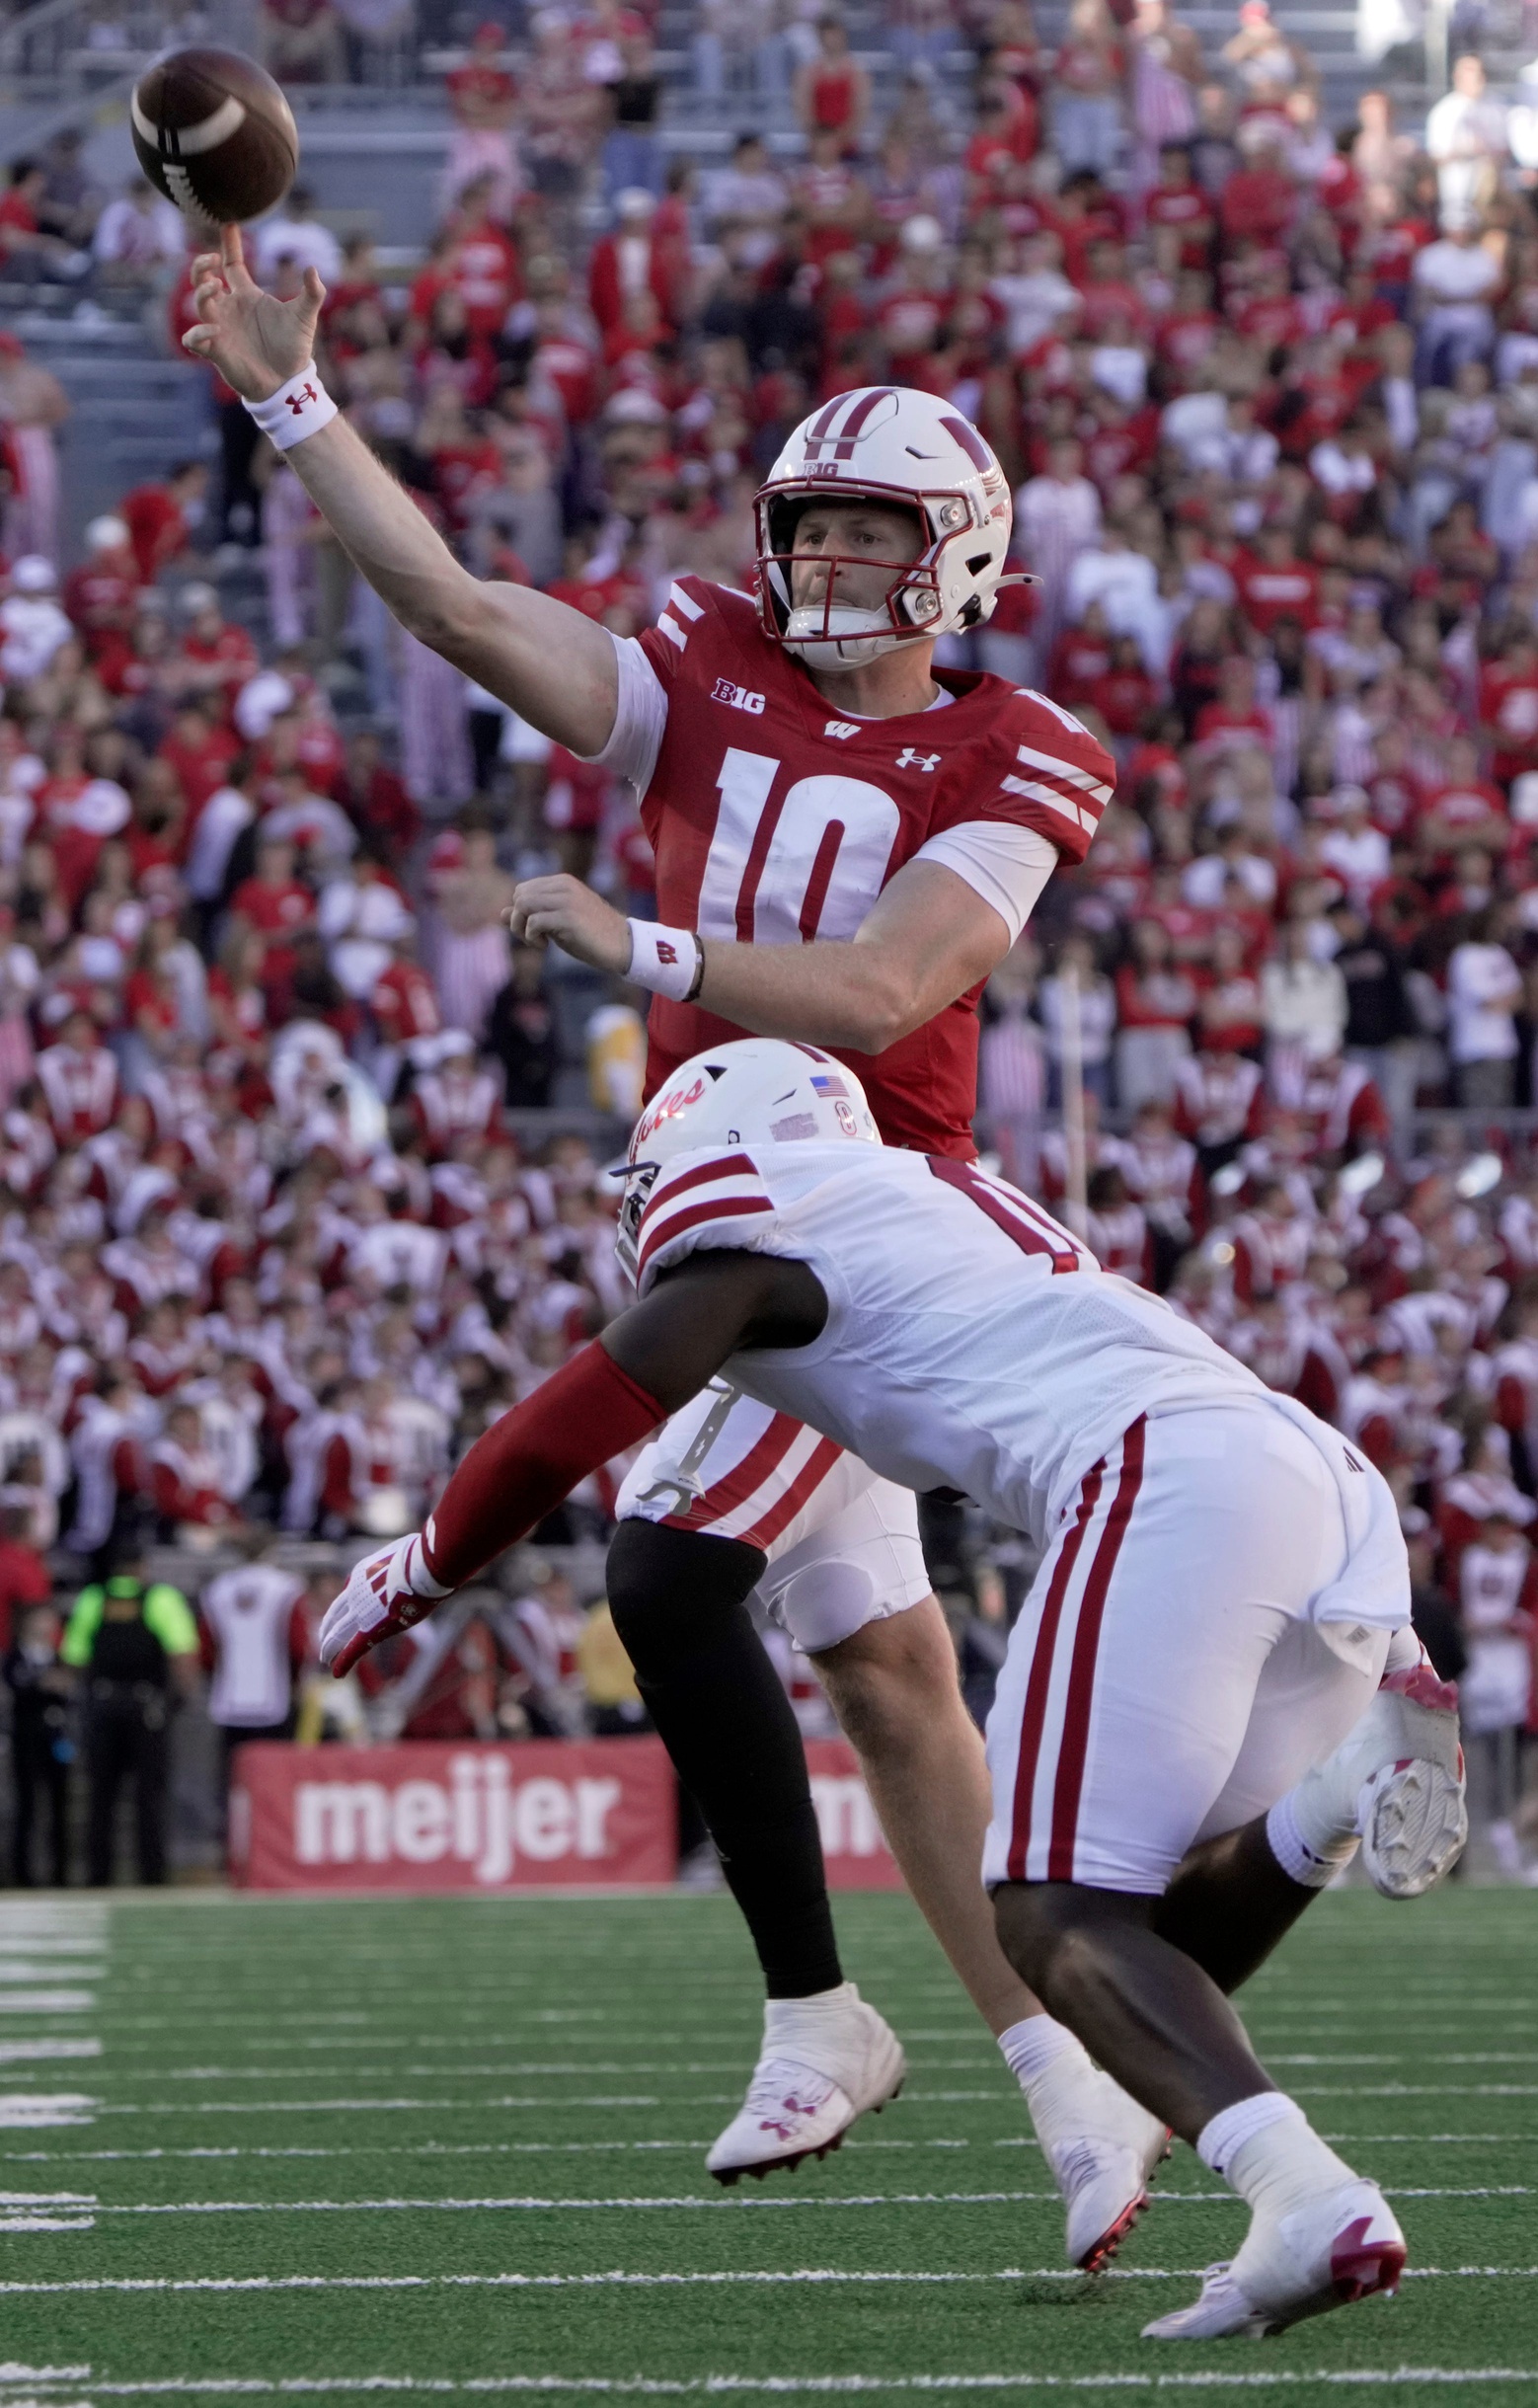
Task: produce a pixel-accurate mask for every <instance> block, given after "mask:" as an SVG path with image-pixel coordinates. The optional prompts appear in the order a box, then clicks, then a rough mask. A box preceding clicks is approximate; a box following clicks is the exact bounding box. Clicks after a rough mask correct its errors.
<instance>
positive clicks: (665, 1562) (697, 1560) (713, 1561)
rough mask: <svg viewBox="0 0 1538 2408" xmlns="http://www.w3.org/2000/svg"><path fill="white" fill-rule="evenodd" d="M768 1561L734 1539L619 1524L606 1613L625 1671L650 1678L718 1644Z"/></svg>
mask: <svg viewBox="0 0 1538 2408" xmlns="http://www.w3.org/2000/svg"><path fill="white" fill-rule="evenodd" d="M768 1560H769V1559H768V1557H767V1556H766V1555H765V1554H764V1551H763V1549H762V1548H761V1547H750V1546H747V1545H745V1544H744V1542H743V1541H742V1540H741V1539H739V1538H715V1537H712V1536H711V1535H710V1534H709V1533H708V1532H705V1531H701V1530H677V1529H672V1528H670V1527H669V1526H668V1525H667V1524H666V1523H665V1522H659V1521H641V1520H634V1521H622V1522H621V1523H620V1525H619V1528H618V1529H617V1530H616V1531H615V1533H614V1537H613V1539H612V1540H611V1542H610V1545H609V1560H608V1594H609V1611H610V1613H611V1614H612V1615H613V1617H614V1627H615V1630H616V1631H617V1632H618V1633H619V1636H620V1639H621V1641H622V1643H623V1645H624V1647H625V1650H626V1653H627V1654H628V1655H629V1657H630V1659H631V1661H632V1663H633V1664H635V1665H636V1666H637V1669H638V1670H640V1668H641V1666H642V1664H643V1663H645V1665H646V1666H647V1668H648V1669H649V1670H659V1669H661V1667H662V1666H663V1665H665V1664H666V1663H667V1662H668V1661H669V1660H670V1659H673V1658H676V1657H679V1656H689V1655H693V1654H695V1653H697V1651H698V1650H699V1649H700V1647H701V1646H702V1645H708V1644H709V1643H710V1641H711V1640H712V1639H717V1640H719V1639H720V1638H721V1636H722V1635H723V1634H722V1624H723V1622H724V1620H725V1619H727V1618H728V1617H731V1616H733V1615H734V1614H735V1612H736V1610H737V1609H738V1608H739V1607H740V1606H741V1605H742V1603H743V1601H744V1599H745V1598H746V1597H748V1596H749V1595H750V1594H751V1592H752V1591H753V1590H754V1589H755V1588H756V1587H757V1585H758V1583H759V1582H760V1580H762V1578H763V1575H764V1568H765V1566H766V1564H767V1563H768Z"/></svg>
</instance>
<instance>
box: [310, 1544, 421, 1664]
mask: <svg viewBox="0 0 1538 2408" xmlns="http://www.w3.org/2000/svg"><path fill="white" fill-rule="evenodd" d="M448 1594H449V1591H448V1590H446V1589H443V1588H440V1587H439V1585H438V1583H437V1582H436V1581H435V1580H434V1579H433V1577H432V1575H431V1573H430V1572H429V1571H428V1570H427V1566H426V1562H425V1560H424V1558H423V1549H422V1532H421V1531H420V1530H412V1531H410V1532H409V1533H408V1535H407V1536H406V1537H405V1538H397V1539H394V1540H392V1542H391V1544H390V1545H389V1546H388V1547H381V1548H380V1549H379V1551H378V1553H377V1554H376V1555H365V1556H364V1557H363V1560H362V1562H361V1563H357V1564H354V1565H353V1567H352V1571H351V1574H350V1576H349V1578H348V1581H347V1585H346V1589H344V1590H343V1592H342V1594H341V1595H340V1596H338V1597H334V1598H333V1599H332V1601H331V1603H330V1604H329V1605H328V1606H327V1608H326V1618H325V1620H324V1621H323V1622H322V1624H321V1637H320V1651H321V1662H322V1664H323V1665H325V1667H326V1669H327V1670H328V1671H329V1672H331V1673H332V1674H333V1675H334V1676H335V1678H337V1679H338V1680H340V1679H341V1678H342V1676H343V1674H344V1673H345V1672H350V1670H352V1667H353V1666H354V1664H356V1662H357V1660H358V1658H359V1656H366V1655H367V1653H368V1651H369V1649H370V1648H371V1647H377V1646H378V1645H379V1642H380V1640H381V1639H391V1638H393V1637H394V1636H395V1634H396V1632H397V1631H402V1630H410V1629H411V1627H412V1624H413V1623H414V1622H420V1621H421V1620H422V1619H423V1615H425V1614H429V1613H430V1612H431V1611H432V1608H433V1606H434V1605H436V1604H437V1603H438V1602H439V1601H440V1600H441V1599H442V1598H443V1597H446V1596H447V1595H448Z"/></svg>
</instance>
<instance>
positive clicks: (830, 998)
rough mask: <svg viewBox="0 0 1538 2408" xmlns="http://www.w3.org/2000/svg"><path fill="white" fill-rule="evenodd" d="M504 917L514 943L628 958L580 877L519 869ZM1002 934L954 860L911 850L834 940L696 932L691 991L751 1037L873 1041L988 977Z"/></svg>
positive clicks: (856, 1047)
mask: <svg viewBox="0 0 1538 2408" xmlns="http://www.w3.org/2000/svg"><path fill="white" fill-rule="evenodd" d="M511 921H512V932H513V935H514V936H516V937H521V938H523V940H524V941H525V943H528V944H533V945H543V944H547V943H550V942H554V943H556V944H558V945H561V946H563V947H564V948H565V950H566V951H567V952H568V953H572V954H575V955H576V956H577V960H578V961H581V962H589V963H591V964H592V966H593V968H594V969H596V970H608V971H614V972H615V973H616V974H618V975H620V976H623V975H624V974H625V972H626V971H628V970H629V969H630V966H631V929H630V922H629V921H628V920H627V919H624V918H622V916H621V915H620V913H619V912H618V911H616V910H614V909H613V908H612V906H611V905H610V904H608V903H606V902H605V901H604V900H603V897H602V896H601V895H599V894H595V893H593V891H592V889H591V888H590V887H584V886H583V885H582V883H581V881H580V879H577V878H570V877H565V876H562V877H554V878H528V879H525V880H524V881H523V882H522V884H521V885H520V886H519V888H518V891H517V893H516V895H515V896H514V898H513V905H512V912H511ZM1013 941H1014V939H1013V935H1012V932H1011V930H1010V928H1009V925H1008V923H1007V922H1006V921H1005V920H1004V919H1003V918H1002V917H1001V915H1000V914H999V913H998V912H997V911H995V910H994V908H993V905H992V904H991V903H988V902H984V900H983V898H982V896H981V895H980V894H978V893H975V891H974V890H973V889H972V888H971V887H969V886H968V885H967V883H966V881H965V880H964V879H963V878H959V877H958V876H957V874H956V872H955V871H954V870H948V869H945V868H944V867H943V866H942V865H941V864H940V863H939V862H936V861H910V862H908V863H907V864H906V866H905V867H904V868H903V869H900V870H899V871H898V872H897V874H896V876H895V878H893V879H892V880H891V882H890V884H889V885H888V886H886V887H884V888H883V890H882V893H881V894H880V895H879V896H878V898H877V900H876V902H875V904H874V905H873V907H872V909H871V910H870V911H869V912H868V913H867V915H866V917H865V919H864V920H863V921H862V923H861V925H860V927H859V928H858V929H857V930H856V931H855V934H854V935H853V937H851V938H849V939H848V940H847V941H845V942H835V941H829V940H828V939H825V938H817V939H816V940H815V941H814V942H813V943H812V944H810V945H737V944H733V943H731V942H730V941H729V940H728V939H726V938H723V937H704V938H702V939H701V944H702V946H703V949H704V955H705V972H704V976H703V978H702V980H701V982H700V988H699V992H698V994H697V995H696V996H695V997H694V1000H695V1001H696V1002H697V1003H698V1004H699V1005H700V1007H701V1009H702V1010H703V1011H707V1012H715V1013H718V1014H719V1015H720V1017H721V1018H722V1019H723V1020H730V1021H731V1022H732V1024H733V1025H734V1026H735V1027H736V1028H739V1029H746V1030H747V1031H748V1032H749V1033H750V1034H751V1035H752V1036H754V1037H788V1038H792V1039H799V1040H800V1041H801V1043H802V1044H804V1045H814V1046H842V1047H845V1048H847V1049H849V1050H850V1051H852V1052H857V1053H883V1052H884V1051H885V1049H886V1048H887V1047H888V1046H894V1045H896V1044H897V1043H898V1042H899V1040H900V1039H902V1038H904V1037H910V1036H911V1035H912V1033H913V1031H914V1030H915V1029H921V1028H923V1026H924V1025H925V1023H926V1021H930V1020H933V1019H934V1017H935V1014H936V1013H937V1012H942V1011H944V1010H945V1008H946V1005H947V1004H949V1003H954V1002H955V1001H956V999H957V997H958V995H964V994H965V993H966V992H967V990H968V988H969V987H973V986H975V985H977V984H978V982H979V980H981V979H983V978H986V977H988V976H989V975H990V973H991V972H992V971H994V970H996V969H997V968H998V965H999V963H1000V962H1002V960H1003V959H1004V956H1005V955H1006V954H1007V953H1008V951H1009V949H1010V946H1011V944H1012V943H1013Z"/></svg>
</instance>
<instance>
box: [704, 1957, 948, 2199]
mask: <svg viewBox="0 0 1538 2408" xmlns="http://www.w3.org/2000/svg"><path fill="white" fill-rule="evenodd" d="M907 2070H908V2062H907V2058H905V2057H904V2056H903V2054H902V2048H901V2044H900V2042H899V2041H898V2039H897V2036H896V2034H895V2032H893V2031H892V2030H891V2029H890V2027H889V2026H888V2025H887V2024H886V2023H884V2021H883V2019H882V2017H881V2016H880V2015H878V2013H877V2012H876V2009H875V2008H874V2007H872V2006H867V2005H866V2003H865V2000H864V1999H863V1998H862V1997H861V1995H860V1993H859V1991H858V1990H857V1989H856V1987H855V1985H854V1983H853V1982H852V1981H845V1982H843V1983H842V1984H841V1985H840V1987H839V1988H838V1989H836V1990H827V1991H824V1992H823V1994H822V1995H821V1996H820V1997H817V1998H771V1999H769V2000H768V2001H767V2002H766V2004H765V2007H764V2045H763V2049H762V2051H761V2052H760V2055H759V2058H758V2062H757V2064H756V2065H755V2066H754V2068H753V2078H752V2080H751V2081H750V2082H749V2084H748V2088H747V2097H746V2099H745V2100H744V2101H743V2103H742V2106H741V2108H740V2110H739V2112H738V2113H737V2114H736V2115H735V2116H733V2117H732V2119H731V2123H730V2124H729V2125H728V2126H727V2129H726V2131H725V2132H724V2133H723V2134H722V2136H721V2137H720V2139H719V2140H718V2141H717V2142H716V2144H715V2146H714V2147H713V2148H712V2150H711V2152H710V2155H709V2156H708V2157H707V2158H706V2160H705V2164H706V2168H707V2171H708V2172H710V2173H712V2174H714V2175H715V2177H716V2180H717V2181H718V2182H720V2183H725V2184H726V2185H727V2186H728V2187H729V2188H730V2187H731V2184H732V2183H734V2182H738V2181H740V2179H741V2177H742V2176H743V2175H744V2174H751V2175H753V2176H754V2177H755V2178H756V2179H757V2180H758V2181H760V2182H761V2181H762V2180H763V2178H764V2176H765V2175H766V2174H772V2173H774V2172H776V2171H777V2170H778V2169H779V2168H781V2167H784V2168H785V2170H786V2171H787V2172H789V2171H790V2170H791V2169H792V2168H793V2167H795V2166H798V2165H800V2163H801V2161H802V2159H803V2158H804V2157H825V2156H826V2155H827V2153H828V2151H829V2149H835V2148H837V2147H838V2145H839V2143H840V2141H841V2140H842V2139H843V2137H844V2135H845V2133H846V2132H848V2130H849V2127H850V2126H851V2124H853V2123H855V2122H856V2121H857V2120H858V2119H859V2118H860V2117H861V2116H863V2115H864V2114H865V2113H866V2111H867V2109H874V2111H875V2112H876V2114H877V2115H880V2114H881V2111H882V2109H883V2108H884V2106H885V2104H886V2102H887V2100H888V2099H894V2098H895V2097H896V2095H897V2093H898V2091H899V2090H900V2089H901V2088H902V2085H903V2082H904V2081H905V2080H906V2078H907Z"/></svg>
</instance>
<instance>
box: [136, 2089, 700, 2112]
mask: <svg viewBox="0 0 1538 2408" xmlns="http://www.w3.org/2000/svg"><path fill="white" fill-rule="evenodd" d="M695 2103H696V2104H699V2103H700V2102H698V2101H696V2102H695ZM662 2104H663V2102H662V2100H660V2099H656V2098H633V2099H631V2098H607V2097H602V2098H590V2099H573V2098H563V2097H560V2096H557V2097H555V2098H552V2099H515V2098H488V2097H487V2096H486V2095H485V2093H484V2092H483V2093H482V2094H481V2095H480V2096H479V2097H476V2098H471V2099H187V2100H183V2101H179V2102H176V2103H172V2102H170V2101H165V2100H157V2101H154V2102H152V2103H151V2104H149V2105H147V2106H143V2107H135V2106H124V2105H122V2104H120V2103H119V2102H118V2101H116V2100H114V2101H113V2102H112V2104H111V2105H104V2106H103V2108H102V2109H101V2113H102V2114H103V2115H104V2116H324V2115H347V2116H359V2115H423V2114H426V2115H479V2114H483V2113H484V2112H485V2111H486V2109H487V2108H489V2107H539V2108H561V2109H563V2110H565V2109H567V2108H577V2107H592V2108H610V2107H660V2106H661V2105H662ZM704 2104H705V2105H706V2106H720V2107H727V2106H731V2107H737V2106H740V2105H741V2093H740V2092H739V2091H724V2092H723V2093H722V2095H721V2097H720V2098H719V2099H716V2098H711V2099H707V2100H706V2101H705V2102H704Z"/></svg>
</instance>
